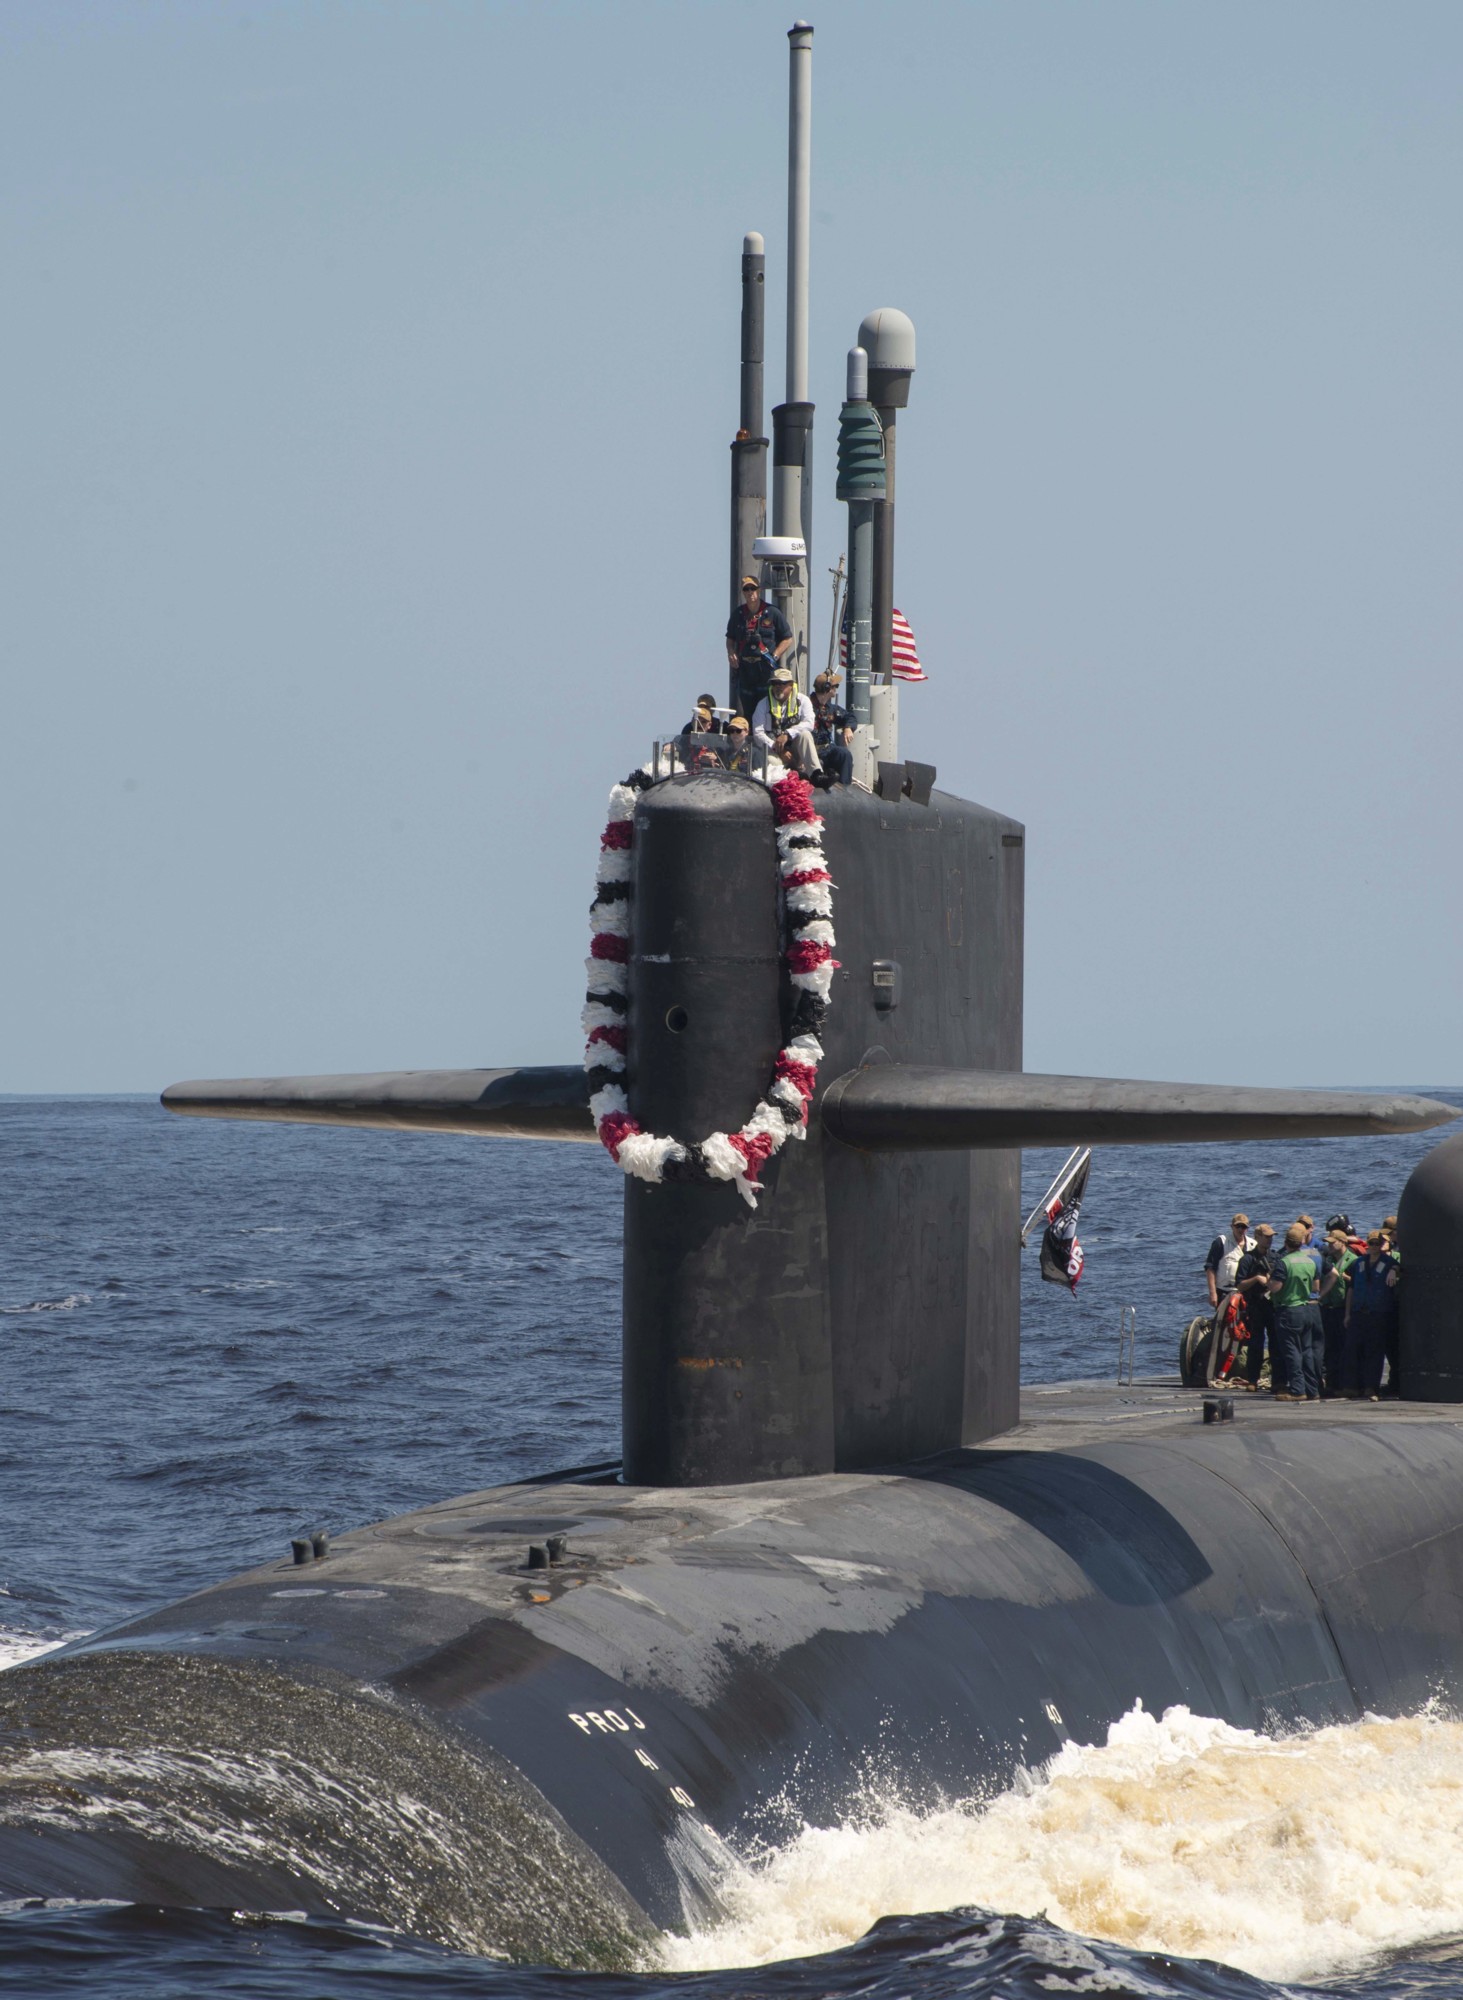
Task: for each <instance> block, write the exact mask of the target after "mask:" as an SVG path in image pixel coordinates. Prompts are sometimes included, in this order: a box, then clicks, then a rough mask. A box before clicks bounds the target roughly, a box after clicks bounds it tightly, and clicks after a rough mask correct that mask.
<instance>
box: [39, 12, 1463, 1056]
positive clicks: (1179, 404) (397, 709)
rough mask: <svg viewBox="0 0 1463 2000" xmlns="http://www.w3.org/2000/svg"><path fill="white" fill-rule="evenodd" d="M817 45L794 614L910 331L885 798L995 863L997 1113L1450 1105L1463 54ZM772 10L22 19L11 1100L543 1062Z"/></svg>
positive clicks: (650, 696)
mask: <svg viewBox="0 0 1463 2000" xmlns="http://www.w3.org/2000/svg"><path fill="white" fill-rule="evenodd" d="M808 11H810V13H811V15H812V18H813V20H814V22H815V26H816V29H817V36H816V44H815V55H814V141H815V162H814V166H815V182H814V195H813V206H814V211H815V218H816V220H815V233H814V271H813V283H814V299H813V350H814V351H813V377H814V380H813V393H814V396H815V398H816V400H817V403H818V431H817V437H816V441H815V450H816V455H817V499H816V518H815V533H816V535H817V543H816V546H815V551H814V555H815V564H814V568H815V574H816V576H817V577H818V578H819V579H820V588H819V591H818V595H817V598H816V602H817V603H818V605H819V607H820V615H821V607H822V606H823V604H824V601H825V600H824V597H823V593H822V588H821V579H822V578H823V576H824V573H825V570H826V567H827V565H828V564H830V563H831V562H832V561H833V560H834V559H835V557H836V554H837V552H838V549H839V548H840V547H841V545H842V529H843V523H842V518H841V516H842V510H841V509H839V508H838V507H836V505H835V503H834V500H833V482H832V471H831V469H832V458H833V438H834V428H835V419H836V414H837V405H838V400H839V397H840V394H841V388H842V365H843V354H844V351H845V349H846V348H847V347H848V346H849V344H850V342H851V341H852V339H853V336H854V333H855V330H856V328H857V325H858V321H859V318H860V316H861V315H862V314H863V313H864V312H865V311H866V310H868V309H869V308H871V307H873V306H876V305H897V306H900V307H902V308H904V309H905V310H906V311H908V312H909V313H910V314H911V315H912V316H913V318H914V320H915V322H916V325H917V327H918V331H919V343H920V347H919V355H920V366H919V371H918V374H917V376H916V379H915V383H914V389H913V395H912V399H911V404H910V408H909V411H908V413H907V417H906V419H905V420H904V421H903V422H902V423H901V426H900V547H899V578H898V587H897V590H896V596H897V598H898V601H899V602H900V603H901V605H902V606H903V608H904V609H905V610H906V611H907V613H908V614H909V616H910V618H911V620H912V622H913V624H914V627H915V631H916V633H917V634H918V638H919V641H920V646H921V650H922V652H923V654H924V656H925V660H926V664H927V666H928V668H929V670H930V673H931V676H932V678H931V681H930V684H929V686H928V687H926V688H922V689H917V690H915V691H913V692H912V693H910V694H909V695H908V696H907V697H906V700H905V704H904V738H905V747H906V749H907V751H908V752H909V753H910V754H912V755H917V756H918V755H923V756H926V757H928V758H930V759H931V760H932V761H934V762H935V763H936V764H937V765H938V766H939V768H940V782H941V783H942V784H944V785H947V786H949V787H950V788H951V789H954V790H957V791H961V792H964V793H966V794H968V795H970V796H974V797H976V798H979V799H982V800H984V801H986V802H988V803H990V804H992V805H994V806H997V807H999V808H1001V809H1002V810H1004V811H1006V812H1009V813H1012V814H1013V815H1015V816H1016V817H1018V818H1020V819H1022V820H1024V821H1025V822H1026V823H1027V826H1028V830H1029V832H1028V853H1029V878H1028V953H1027V993H1028V1007H1027V1043H1026V1059H1027V1065H1028V1067H1030V1068H1033V1069H1070V1070H1075V1071H1091V1072H1095V1073H1101V1074H1110V1075H1136V1076H1145V1075H1146V1076H1160V1077H1164V1076H1167V1077H1188V1078H1194V1079H1204V1080H1208V1079H1214V1080H1225V1079H1233V1080H1243V1079H1248V1080H1252V1081H1256V1082H1274V1083H1280V1082H1286V1081H1292V1082H1296V1083H1309V1082H1321V1083H1326V1082H1341V1081H1346V1080H1352V1079H1361V1080H1371V1079H1383V1078H1385V1079H1398V1080H1415V1081H1420V1082H1429V1081H1433V1082H1441V1081H1449V1080H1453V1081H1456V1080H1457V1079H1459V1078H1460V1077H1463V1057H1460V1051H1459V1045H1458V1043H1459V1037H1458V1017H1459V1005H1458V995H1459V991H1460V987H1463V922H1460V916H1463V911H1460V890H1459V871H1458V868H1457V862H1456V856H1457V852H1458V848H1459V844H1460V836H1463V807H1460V799H1459V784H1458V777H1457V767H1458V745H1459V741H1460V721H1463V715H1460V709H1463V696H1460V673H1459V645H1460V612H1463V581H1460V579H1463V565H1460V559H1459V558H1460V528H1463V518H1460V516H1463V504H1460V468H1463V438H1460V421H1459V420H1460V403H1463V387H1460V385H1463V367H1460V354H1463V324H1460V321H1463V273H1460V255H1463V118H1460V110H1463V102H1460V100H1463V8H1460V7H1459V6H1458V5H1457V4H1456V0H1447V4H1430V3H1429V0H1410V4H1408V5H1406V6H1392V7H1388V6H1383V5H1381V4H1374V5H1367V6H1357V5H1353V4H1347V0H1321V4H1311V0H1264V4H1254V5H1252V4H1245V3H1244V0H1224V4H1222V5H1221V4H1217V0H1216V4H1209V5H1195V4H1176V0H1166V3H1165V4H1150V3H1149V0H1107V4H1096V0H1094V3H1093V4H1083V5H1076V4H1054V0H991V4H982V3H981V0H971V4H963V5H928V6H920V5H911V4H901V5H898V6H894V5H883V4H853V3H852V0H834V4H828V5H824V6H820V7H818V8H816V9H814V8H812V7H810V8H809V10H808ZM793 12H794V10H793V9H792V8H791V7H790V6H786V5H778V6H775V7H774V6H771V5H769V4H765V0H738V4H736V5H725V4H723V5H702V4H695V5H693V4H685V3H684V0H683V4H679V5H671V4H660V5H656V4H645V5H637V6H633V7H632V6H606V5H572V4H555V0H539V4H526V0H524V3H523V4H514V5H495V4H488V3H487V0H480V3H479V4H473V5H465V4H451V0H435V4H433V5H431V6H423V5H420V4H416V0H412V4H406V0H401V4H392V5H386V4H369V0H354V3H353V4H337V0H289V4H287V5H284V4H235V0H216V3H215V4H209V5H198V4H192V0H190V4H187V5H181V4H172V5H168V4H134V3H133V0H106V4H75V3H74V0H66V4H57V0H8V4H7V5H6V6H5V7H4V8H3V10H0V158H3V172H0V265H3V269H4V273H5V308H4V312H3V315H0V384H3V391H0V393H3V397H4V425H3V432H4V465H5V474H4V479H3V484H0V493H3V498H0V508H3V518H0V549H3V572H4V577H5V587H4V618H3V623H0V644H3V648H4V663H5V671H4V676H3V687H4V711H3V712H4V728H3V737H0V746H3V758H4V768H3V786H0V842H3V852H4V856H5V862H4V867H3V871H0V937H3V940H4V950H3V964H4V968H5V975H4V980H3V988H0V1023H3V1035H0V1089H5V1090H12V1091H26V1090H59V1091H81V1090H132V1089H136V1090H142V1089H146V1090H151V1089H154V1088H157V1087H159V1086H161V1085H162V1084H164V1083H166V1082H168V1081H170V1080H172V1079H174V1078H178V1077H185V1076H190V1075H205V1076H206V1075H231V1074H232V1075H238V1074H258V1073H262V1072H281V1071H302V1072H303V1071H319V1070H331V1069H341V1070H349V1069H372V1068H378V1067H380V1068H386V1067H398V1066H400V1067H436V1066H455V1065H459V1064H473V1063H488V1064H496V1063H509V1062H514V1061H572V1060H574V1059H575V1056H576V1054H577V1046H578V1034H577V1027H576V1021H577V1015H578V1009H579V1004H580V998H581V992H582V985H583V980H582V974H581V966H580V960H581V958H582V956H583V952H584V928H585V925H584V912H585V907H586V904H587V901H588V897H589V893H590V881H591V876H592V872H593V866H594V858H595V851H596V838H595V837H596V834H597V831H598V828H599V825H600V823H601V819H602V804H603V795H604V792H605V790H606V788H607V787H608V785H609V783H610V782H611V780H612V779H613V778H614V777H615V776H617V775H618V774H619V773H621V772H622V771H623V770H624V769H625V768H626V767H627V766H628V765H629V763H630V762H631V761H632V760H634V759H636V758H638V757H639V756H640V755H642V754H644V751H645V749H646V747H647V745H648V742H649V739H650V737H651V735H652V733H653V732H654V731H656V730H657V729H659V728H663V727H665V726H667V725H674V724H676V723H678V722H679V721H680V720H681V718H682V716H683V714H684V712H685V709H686V706H687V699H688V697H689V696H691V695H693V694H695V693H696V692H698V691H699V690H700V689H701V687H702V686H703V685H710V686H716V685H717V682H718V678H719V673H720V668H721V662H722V648H721V641H720V637H719V632H720V626H721V623H722V621H723V619H724V616H725V606H724V588H725V584H724V560H725V558H724V551H725V544H726V516H725V508H726V475H727V461H728V453H727V443H728V441H729V439H730V437H731V435H732V431H733V429H734V428H735V423H736V407H737V385H736V338H737V326H736V314H737V301H738V291H739V280H738V272H739V262H738V259H739V252H740V244H741V237H742V232H743V231H744V230H746V229H749V228H756V229H761V230H762V231H763V232H764V233H765V235H766V237H767V241H768V251H769V269H770V271H771V273H772V274H773V276H774V282H773V283H772V285H771V295H770V297H769V302H768V303H769V320H770V323H772V324H780V312H781V299H782V285H781V270H782V266H781V259H782V257H783V254H784V247H785V246H784V215H785V210H784V180H783V176H784V167H785V145H784V118H785V100H786V42H785V39H784V34H785V30H786V28H787V26H788V25H789V22H790V21H791V19H792V18H793ZM771 330H772V325H771V324H770V327H769V332H770V333H771ZM769 354H770V355H776V356H779V357H780V340H778V339H777V338H776V337H772V338H769ZM768 387H769V392H770V393H769V402H770V401H776V400H780V397H781V393H782V385H781V380H780V361H779V364H778V365H774V366H771V367H769V383H768Z"/></svg>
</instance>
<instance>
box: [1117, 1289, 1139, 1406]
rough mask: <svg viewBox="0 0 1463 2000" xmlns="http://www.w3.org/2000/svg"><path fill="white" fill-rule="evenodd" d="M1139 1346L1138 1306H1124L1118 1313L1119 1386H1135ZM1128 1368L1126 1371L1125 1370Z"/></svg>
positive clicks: (1128, 1387)
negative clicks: (1135, 1367) (1134, 1370)
mask: <svg viewBox="0 0 1463 2000" xmlns="http://www.w3.org/2000/svg"><path fill="white" fill-rule="evenodd" d="M1137 1346H1138V1308H1137V1307H1136V1306H1124V1307H1123V1308H1122V1310H1121V1311H1120V1312H1119V1314H1118V1387H1119V1388H1120V1389H1130V1388H1131V1387H1132V1386H1133V1369H1134V1366H1135V1364H1136V1355H1137ZM1125 1370H1126V1372H1124V1371H1125Z"/></svg>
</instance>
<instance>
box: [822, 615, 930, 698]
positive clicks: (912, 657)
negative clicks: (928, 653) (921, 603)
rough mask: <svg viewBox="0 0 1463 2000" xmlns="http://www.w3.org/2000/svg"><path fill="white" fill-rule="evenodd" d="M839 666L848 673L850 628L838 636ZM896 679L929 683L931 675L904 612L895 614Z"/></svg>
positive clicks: (845, 628)
mask: <svg viewBox="0 0 1463 2000" xmlns="http://www.w3.org/2000/svg"><path fill="white" fill-rule="evenodd" d="M838 664H839V666H840V667H842V669H843V671H844V672H845V673H847V672H848V627H847V626H846V625H845V626H844V628H843V630H842V631H841V632H840V633H839V635H838ZM894 678H895V680H897V681H927V680H928V679H929V675H928V674H927V673H926V672H925V670H924V668H923V667H922V666H921V665H920V663H919V653H918V651H917V650H916V648H915V643H914V634H913V632H911V631H910V629H909V620H908V619H907V618H906V617H905V615H904V613H903V612H902V611H896V612H895V613H894Z"/></svg>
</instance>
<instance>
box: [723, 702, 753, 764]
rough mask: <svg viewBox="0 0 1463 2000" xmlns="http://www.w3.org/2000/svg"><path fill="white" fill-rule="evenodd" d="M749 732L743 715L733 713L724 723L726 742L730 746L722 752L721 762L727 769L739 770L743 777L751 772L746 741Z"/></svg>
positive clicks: (748, 747)
mask: <svg viewBox="0 0 1463 2000" xmlns="http://www.w3.org/2000/svg"><path fill="white" fill-rule="evenodd" d="M751 733H752V732H751V729H750V727H749V725H748V723H747V718H746V716H745V715H734V716H733V717H732V719H731V721H730V722H729V723H728V724H727V725H726V736H727V742H728V743H729V744H730V746H731V747H730V748H729V749H728V750H727V751H726V752H725V753H724V755H723V758H722V762H723V763H724V764H725V765H726V768H727V769H728V770H729V771H740V772H741V773H742V775H743V776H744V777H750V776H751V774H752V773H751V761H752V760H751V754H750V746H749V743H748V738H749V737H750V736H751Z"/></svg>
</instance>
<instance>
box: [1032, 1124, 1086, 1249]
mask: <svg viewBox="0 0 1463 2000" xmlns="http://www.w3.org/2000/svg"><path fill="white" fill-rule="evenodd" d="M1091 1158H1092V1148H1091V1147H1090V1146H1074V1147H1073V1148H1072V1150H1071V1152H1070V1153H1069V1154H1068V1155H1067V1158H1066V1162H1065V1164H1064V1165H1063V1167H1062V1170H1061V1172H1060V1173H1059V1174H1058V1175H1057V1177H1056V1179H1055V1180H1054V1181H1053V1182H1052V1184H1051V1186H1050V1187H1049V1188H1048V1189H1047V1191H1046V1193H1045V1194H1044V1195H1043V1196H1042V1198H1041V1200H1040V1201H1039V1202H1038V1203H1037V1204H1036V1207H1035V1208H1034V1209H1032V1211H1031V1213H1030V1215H1028V1216H1027V1218H1026V1222H1025V1225H1024V1227H1023V1228H1022V1231H1021V1248H1022V1249H1023V1250H1024V1249H1025V1248H1026V1239H1027V1238H1028V1237H1029V1236H1030V1234H1031V1232H1032V1230H1033V1229H1034V1228H1035V1227H1036V1223H1037V1218H1038V1217H1039V1216H1043V1215H1045V1214H1046V1212H1047V1209H1048V1208H1049V1207H1050V1206H1051V1204H1052V1202H1053V1200H1056V1199H1059V1198H1060V1197H1061V1196H1062V1195H1064V1194H1065V1193H1066V1192H1067V1189H1068V1188H1069V1187H1070V1186H1071V1185H1072V1183H1073V1181H1074V1180H1076V1178H1077V1176H1078V1174H1079V1173H1081V1171H1082V1168H1083V1166H1084V1165H1085V1164H1086V1162H1087V1161H1088V1160H1090V1159H1091Z"/></svg>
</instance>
